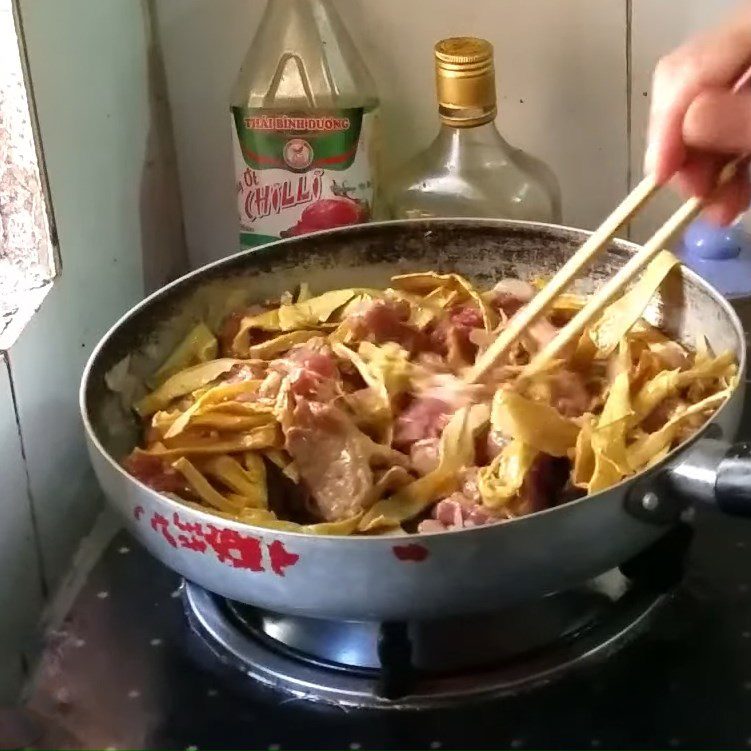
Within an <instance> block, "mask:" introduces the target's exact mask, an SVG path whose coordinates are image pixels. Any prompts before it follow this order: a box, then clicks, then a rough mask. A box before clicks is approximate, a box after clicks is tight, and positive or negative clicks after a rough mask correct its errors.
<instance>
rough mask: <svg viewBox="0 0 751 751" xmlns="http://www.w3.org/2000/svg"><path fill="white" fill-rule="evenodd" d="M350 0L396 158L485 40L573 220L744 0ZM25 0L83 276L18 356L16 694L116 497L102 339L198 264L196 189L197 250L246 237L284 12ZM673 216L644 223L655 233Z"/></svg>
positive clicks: (12, 551)
mask: <svg viewBox="0 0 751 751" xmlns="http://www.w3.org/2000/svg"><path fill="white" fill-rule="evenodd" d="M335 2H336V3H337V6H338V8H339V9H340V11H341V14H342V16H343V17H344V18H345V20H346V22H347V24H348V26H349V27H350V29H351V31H352V33H353V36H355V38H356V40H357V41H358V42H359V44H360V45H361V48H362V50H363V54H364V55H365V57H366V59H367V61H368V63H369V65H370V67H371V69H372V71H373V73H374V75H375V77H376V79H377V81H378V83H379V86H380V92H381V97H382V103H383V120H384V125H385V134H386V148H387V150H388V154H387V156H388V159H387V165H389V164H390V165H394V164H396V163H398V162H399V161H400V160H402V159H404V158H405V157H407V156H408V155H410V154H411V153H412V152H414V151H415V150H416V149H417V148H419V147H420V146H422V145H423V144H425V143H426V142H427V141H428V139H430V138H431V136H432V134H433V132H434V131H435V128H436V120H435V112H434V110H435V106H434V95H433V78H432V76H433V69H432V57H431V50H432V45H433V43H434V41H435V40H436V39H438V38H439V37H442V36H447V35H454V34H477V35H481V36H485V37H487V38H489V39H490V40H491V41H492V42H493V43H494V45H495V47H496V55H497V70H498V87H499V94H500V102H499V103H500V114H499V120H498V122H499V126H500V128H501V130H502V132H503V133H504V134H505V135H506V137H507V138H508V139H509V140H510V141H511V142H512V143H514V144H516V145H518V146H520V147H523V148H525V149H528V150H529V151H531V152H532V153H534V154H538V155H540V156H542V157H543V158H545V159H546V160H547V161H548V162H549V163H550V164H551V165H552V166H553V168H554V169H555V171H556V172H557V174H558V176H559V178H560V180H561V184H562V187H563V191H564V197H565V198H564V211H565V220H566V221H567V222H568V223H570V224H574V225H579V226H583V227H593V226H595V225H596V224H597V223H598V222H599V221H600V219H601V218H602V217H603V216H604V215H605V214H606V213H607V212H608V210H609V209H610V208H611V207H613V206H614V205H615V204H616V203H617V202H618V200H619V199H620V198H621V197H622V196H623V195H624V194H625V193H626V191H627V189H628V184H629V179H630V180H631V182H632V183H633V181H634V180H635V179H637V178H638V176H639V175H640V171H641V152H642V149H643V140H642V133H643V129H644V124H645V121H646V112H647V106H648V87H649V77H650V72H651V69H652V66H653V64H654V61H655V60H656V59H657V58H658V57H659V55H660V54H661V53H662V52H663V51H665V50H667V49H668V48H670V47H671V46H672V45H673V44H675V43H676V42H677V41H678V40H679V39H680V38H682V37H683V36H685V35H686V34H688V33H690V32H691V31H692V30H694V29H696V28H699V27H700V26H702V25H703V24H706V23H707V22H709V21H710V20H711V19H712V18H713V17H714V16H715V15H718V14H719V13H720V12H721V10H722V9H723V7H726V6H728V5H731V4H732V3H731V0H711V1H710V0H472V2H463V3H460V2H458V0H408V2H405V0H379V1H378V2H365V0H335ZM20 3H21V8H22V11H23V15H24V28H25V31H26V35H27V39H28V43H29V53H30V62H31V77H32V83H33V85H34V88H35V98H36V101H37V106H38V108H39V118H40V126H41V136H42V141H43V144H44V147H45V155H46V160H47V168H48V170H49V178H50V185H51V190H52V203H53V207H54V209H55V213H56V216H57V221H58V230H59V237H60V250H61V256H62V264H63V273H62V276H61V277H60V279H59V280H58V282H57V286H56V289H55V290H53V292H52V293H51V294H50V295H49V297H48V298H47V300H46V301H45V304H44V306H43V308H42V310H41V311H40V313H39V314H38V315H37V317H36V318H35V319H34V321H32V324H31V326H30V327H29V328H28V329H27V330H26V331H25V332H24V335H23V336H22V338H21V339H20V340H19V342H18V343H17V344H16V346H15V347H14V348H13V349H12V350H11V351H10V353H9V359H8V361H6V360H5V359H0V452H1V453H0V456H1V457H2V480H3V493H2V497H0V566H2V568H0V571H2V572H3V573H2V576H0V614H1V615H0V700H2V699H6V698H9V697H11V696H12V695H13V692H14V690H15V688H16V686H17V681H18V679H19V677H20V675H21V655H22V653H23V650H24V648H25V647H26V646H27V644H28V640H29V635H30V633H31V632H32V630H33V624H34V622H35V621H36V619H37V617H38V614H39V609H40V607H41V604H42V602H43V592H44V590H45V589H47V590H51V589H54V587H55V585H56V584H57V583H58V582H59V580H60V577H61V576H62V574H63V573H64V571H65V570H66V567H67V566H68V565H69V562H70V559H71V554H72V551H73V550H74V548H75V545H76V543H77V541H78V540H79V539H80V537H81V535H82V534H84V533H85V531H86V529H87V528H88V527H89V526H90V524H91V521H92V519H93V515H94V514H95V513H96V510H97V508H98V498H97V496H96V491H95V485H94V482H93V478H92V476H91V474H90V472H89V471H88V468H87V462H86V458H85V453H84V448H83V440H82V433H81V428H80V424H79V419H78V414H77V405H76V389H77V385H78V381H79V378H80V373H81V369H82V366H83V363H84V360H85V358H86V356H87V354H88V352H89V351H90V348H91V346H92V344H93V343H95V342H96V340H97V339H98V338H99V336H100V335H101V334H102V333H103V331H104V330H106V328H107V327H108V326H109V325H110V324H111V323H112V322H113V320H114V319H115V318H116V317H117V316H118V315H119V314H120V313H122V312H123V311H124V310H125V309H126V308H127V307H128V306H130V305H131V304H132V303H133V302H135V301H136V300H137V299H138V298H139V296H140V295H141V294H142V291H143V288H144V283H145V284H146V286H153V285H155V284H158V283H159V282H160V281H161V280H163V279H164V278H166V277H167V276H169V275H171V274H172V273H174V271H175V270H176V269H178V268H179V267H180V260H181V259H180V254H181V251H182V235H181V228H180V222H179V212H180V205H179V193H180V192H181V193H182V199H183V208H184V226H185V233H186V236H187V242H188V249H189V253H190V260H191V263H192V264H193V265H194V266H195V265H200V264H202V263H204V262H206V261H209V260H211V259H214V258H218V257H221V256H222V255H224V254H226V253H228V252H230V251H232V250H233V248H234V247H235V241H236V232H235V213H234V211H235V209H234V199H233V175H232V161H231V153H230V125H229V117H228V111H227V103H228V99H229V90H230V87H231V85H232V82H233V80H234V78H235V75H236V73H237V70H238V68H239V65H240V61H241V59H242V57H243V54H244V52H245V49H246V48H247V45H248V44H249V42H250V39H251V37H252V34H253V31H254V30H255V27H256V25H257V23H258V19H259V17H260V13H261V11H262V9H263V2H262V1H261V0H107V2H91V0H20ZM154 10H155V11H156V14H157V17H156V25H157V32H158V33H157V34H155V35H152V34H151V27H150V24H151V21H152V20H153V17H152V15H151V14H152V12H153V11H154ZM629 40H630V45H629ZM160 43H161V46H162V48H163V51H164V60H165V69H166V88H167V94H168V97H169V104H170V107H171V115H172V120H173V123H174V139H175V147H176V153H177V169H178V171H179V178H180V183H179V187H180V191H178V190H177V186H176V183H175V179H174V174H173V173H174V163H173V161H174V153H173V150H172V144H171V141H170V135H169V114H170V112H169V111H168V110H167V109H166V107H165V96H164V91H163V90H162V88H163V83H164V82H163V81H162V79H161V75H160V61H159V53H160V47H159V44H160ZM629 72H630V73H631V80H630V82H629V80H628V74H629ZM629 91H630V92H631V93H630V96H629ZM645 92H646V94H647V95H646V96H645ZM629 133H630V134H631V137H630V139H629V137H628V136H629ZM662 206H663V210H664V204H662ZM659 211H660V207H659V205H658V206H657V208H655V209H653V210H651V212H650V213H649V214H648V215H647V216H646V218H645V219H643V220H640V221H639V223H638V224H637V225H636V227H635V228H634V231H635V234H636V236H642V235H643V233H644V232H645V231H646V230H647V228H648V227H649V226H651V225H653V224H654V221H655V220H656V218H657V217H659V216H660V215H661V214H659ZM8 362H9V365H8ZM24 456H25V460H24ZM35 530H36V531H35Z"/></svg>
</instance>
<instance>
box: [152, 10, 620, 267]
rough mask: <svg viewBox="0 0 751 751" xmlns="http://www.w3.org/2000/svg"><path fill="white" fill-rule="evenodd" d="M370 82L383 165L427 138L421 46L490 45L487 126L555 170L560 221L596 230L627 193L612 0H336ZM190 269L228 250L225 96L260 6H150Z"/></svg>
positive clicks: (427, 72) (232, 230) (430, 106)
mask: <svg viewBox="0 0 751 751" xmlns="http://www.w3.org/2000/svg"><path fill="white" fill-rule="evenodd" d="M335 1H336V5H337V7H338V9H339V10H340V12H341V15H342V16H343V18H344V19H345V21H346V23H347V25H348V27H349V29H350V31H351V33H352V35H353V36H354V37H355V39H356V40H357V41H358V42H359V43H360V46H361V49H362V51H363V54H364V56H365V58H366V60H367V62H368V65H369V67H370V69H371V72H372V73H373V75H374V77H375V78H376V81H377V83H378V85H379V90H380V94H381V99H382V104H383V121H384V126H385V128H384V129H385V149H384V154H385V156H386V159H385V162H386V167H387V168H388V167H389V166H393V165H394V164H396V163H398V162H399V161H400V160H402V159H404V158H405V157H407V156H409V155H411V154H412V153H413V152H415V151H416V150H417V149H419V148H420V147H421V146H423V145H424V144H426V143H427V142H428V141H429V140H430V139H431V138H432V137H433V134H434V133H435V131H436V129H437V120H436V113H435V95H434V79H433V57H432V54H433V53H432V49H433V44H434V43H435V41H436V40H437V39H439V38H441V37H443V36H448V35H456V34H475V35H479V36H484V37H487V38H488V39H490V40H491V41H492V42H493V44H494V45H495V49H496V69H497V71H498V72H497V76H498V90H499V97H500V101H499V110H500V114H499V117H498V125H499V127H500V129H501V131H502V132H503V133H504V135H506V137H507V138H508V139H509V140H510V141H511V142H512V143H514V144H515V145H517V146H520V147H522V148H524V149H527V150H529V151H531V152H532V153H534V154H536V155H539V156H541V157H543V158H544V159H545V160H547V161H548V162H549V163H550V164H551V166H552V167H553V168H554V170H555V171H556V173H557V174H558V175H559V177H560V180H561V183H562V187H563V194H564V213H565V218H566V221H568V222H571V223H572V224H578V225H581V226H585V227H590V226H594V225H595V224H596V223H597V221H598V220H599V218H600V217H601V216H602V215H603V214H604V213H605V212H606V211H607V210H608V208H609V207H611V206H613V205H615V203H616V201H617V200H618V199H619V198H620V197H621V196H622V195H623V193H624V192H625V190H626V184H627V181H626V164H627V144H626V97H625V92H626V12H625V1H624V0H566V1H565V2H562V1H561V0H503V2H499V0H472V2H469V3H458V2H457V1H456V0H410V1H409V2H404V1H403V0H379V2H365V1H364V0H335ZM156 3H157V12H158V21H159V31H160V35H161V39H162V43H163V46H164V53H165V63H166V69H167V81H168V88H169V97H170V103H171V105H172V111H173V116H174V122H175V138H176V145H177V152H178V160H179V172H180V179H181V187H182V193H183V203H184V207H185V224H186V230H187V239H188V248H189V252H190V258H191V262H192V263H193V264H194V265H200V264H202V263H205V262H207V261H209V260H212V259H214V258H218V257H221V256H222V255H226V254H227V253H229V252H231V251H232V250H233V249H234V248H235V245H236V235H237V232H236V220H235V205H234V197H233V184H234V182H233V172H232V170H233V167H232V159H231V151H230V124H229V109H228V106H229V105H228V102H229V90H230V87H231V85H232V83H233V82H234V79H235V77H236V75H237V71H238V69H239V66H240V62H241V60H242V58H243V56H244V54H245V51H246V49H247V47H248V45H249V44H250V40H251V38H252V35H253V32H254V31H255V28H256V26H257V23H258V20H259V18H260V14H261V12H262V10H263V7H264V3H263V2H261V0H222V1H221V2H209V1H208V0H156Z"/></svg>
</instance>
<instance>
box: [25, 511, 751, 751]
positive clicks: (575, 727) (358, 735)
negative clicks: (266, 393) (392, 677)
mask: <svg viewBox="0 0 751 751" xmlns="http://www.w3.org/2000/svg"><path fill="white" fill-rule="evenodd" d="M696 528H697V533H696V535H695V538H694V541H693V544H692V547H691V551H690V555H689V567H688V573H687V575H686V577H685V578H684V581H683V584H682V586H681V587H680V589H679V591H678V592H677V594H676V595H675V596H673V597H671V598H670V600H669V602H668V603H667V604H666V605H665V606H664V607H663V608H662V610H661V611H660V612H659V613H658V615H657V617H656V620H655V622H654V623H653V624H652V626H651V627H650V628H649V630H648V631H647V632H646V633H644V634H642V635H641V636H639V637H638V638H637V639H636V640H634V641H633V642H631V643H629V644H628V645H626V646H625V647H624V648H623V649H622V650H621V651H619V652H617V653H616V654H615V655H613V656H611V657H610V658H608V659H607V660H606V661H604V662H600V663H597V664H593V665H589V666H587V667H585V668H583V669H582V670H580V671H578V672H576V673H575V674H573V675H570V676H566V677H564V678H561V679H560V680H557V681H556V682H554V683H553V684H551V685H547V686H543V687H541V688H537V689H534V690H532V691H530V692H527V693H524V694H522V695H518V696H512V697H506V698H502V699H495V700H492V701H486V702H479V703H475V704H471V705H464V706H459V707H456V708H453V709H440V710H423V711H414V712H406V711H375V710H372V711H367V710H352V709H348V710H347V709H341V708H335V707H328V706H323V705H316V704H312V703H310V702H306V701H304V700H301V699H296V698H293V697H289V696H285V695H282V694H280V693H277V692H272V691H270V690H269V689H267V688H264V687H262V686H259V685H256V684H254V683H252V682H251V681H249V679H247V678H245V677H244V676H242V675H241V674H240V673H239V672H238V671H236V670H233V669H229V668H227V667H221V666H219V665H217V660H216V659H212V658H211V657H210V656H209V655H208V653H207V651H206V650H205V648H203V649H202V648H201V645H200V644H199V641H198V640H197V638H196V636H195V634H194V633H193V632H191V630H190V629H189V628H188V626H187V621H186V618H185V614H184V611H183V603H182V598H181V597H180V592H179V587H180V580H179V578H178V576H177V575H175V574H174V573H172V572H171V571H170V570H169V569H167V568H166V567H164V566H162V565H161V564H160V563H158V562H157V561H156V560H154V559H153V558H151V557H150V556H149V555H148V554H147V553H146V552H145V551H144V550H142V549H141V548H140V547H139V546H138V544H137V543H135V542H134V541H133V540H132V539H131V538H129V537H128V536H127V535H126V534H125V533H120V534H119V535H118V536H117V537H116V538H115V539H114V541H113V542H112V544H111V545H110V546H109V548H108V549H107V551H106V552H105V554H104V555H103V556H102V557H101V559H100V560H99V562H98V563H97V565H96V566H95V568H94V569H93V570H92V571H91V573H90V575H89V577H88V580H87V582H86V584H85V586H84V587H83V588H82V590H81V591H80V593H79V594H78V596H77V599H76V601H75V602H74V604H73V607H72V609H71V610H70V613H69V614H68V616H67V618H66V619H65V621H64V623H63V626H62V627H61V628H60V629H58V630H57V631H55V632H54V633H51V634H49V635H48V640H47V646H46V649H45V652H44V656H43V660H42V663H41V666H40V669H39V672H38V675H37V678H36V680H35V682H34V684H33V685H32V687H31V692H30V696H29V700H28V703H27V708H28V710H29V712H31V713H33V714H32V715H31V721H30V723H26V725H24V729H25V732H26V733H27V738H26V740H25V743H26V745H27V746H29V745H36V746H37V747H45V746H46V747H50V746H53V745H54V746H57V747H83V748H108V747H113V748H177V749H180V748H183V749H188V748H198V749H208V748H262V749H290V748H321V749H324V748H345V749H346V748H351V749H358V748H362V749H367V748H382V749H386V748H393V749H396V748H424V749H438V748H446V749H448V748H460V747H461V748H467V747H469V748H503V747H505V748H554V747H563V748H565V747H573V748H598V747H603V748H646V747H650V748H655V747H656V748H707V747H713V748H740V747H747V746H749V747H751V522H748V521H742V520H741V521H739V520H736V519H731V518H727V517H721V516H719V515H710V514H706V515H703V516H702V517H701V518H700V519H699V520H698V521H697V524H696ZM39 720H42V721H41V722H39V723H37V724H35V722H36V721H39Z"/></svg>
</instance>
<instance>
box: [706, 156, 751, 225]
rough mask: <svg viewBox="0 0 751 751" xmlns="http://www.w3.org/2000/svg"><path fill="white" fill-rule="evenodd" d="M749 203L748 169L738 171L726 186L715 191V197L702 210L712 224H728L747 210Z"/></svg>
mask: <svg viewBox="0 0 751 751" xmlns="http://www.w3.org/2000/svg"><path fill="white" fill-rule="evenodd" d="M749 202H751V183H749V177H748V168H747V167H746V168H744V169H742V170H739V172H738V174H737V175H736V176H735V177H734V178H733V179H732V180H731V181H730V182H729V183H727V185H723V186H722V188H720V189H719V190H718V191H717V195H716V196H715V197H714V198H713V200H712V202H711V203H710V204H708V206H707V208H706V209H705V210H704V216H705V217H706V218H707V219H708V220H709V221H710V222H712V223H713V224H719V225H726V224H730V223H731V222H732V221H734V220H735V218H736V217H737V216H738V215H739V214H741V213H742V212H743V211H745V210H746V209H747V208H748V205H749Z"/></svg>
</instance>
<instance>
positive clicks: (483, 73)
mask: <svg viewBox="0 0 751 751" xmlns="http://www.w3.org/2000/svg"><path fill="white" fill-rule="evenodd" d="M435 70H436V89H437V93H438V115H439V118H440V121H441V128H440V131H439V132H438V135H437V136H436V138H435V140H434V141H433V143H431V144H430V146H428V148H427V149H425V150H424V151H422V152H421V153H419V154H417V156H415V157H414V158H413V159H412V160H410V161H409V162H408V163H407V164H405V165H404V167H403V168H402V169H401V170H399V171H398V172H397V173H396V174H395V175H394V176H393V177H392V179H391V180H390V181H389V183H388V185H387V186H386V197H385V202H386V211H387V213H388V214H389V216H391V217H392V218H395V219H402V218H416V217H430V216H465V217H502V218H506V219H527V220H536V221H545V222H560V220H561V196H560V189H559V187H558V181H557V180H556V178H555V175H554V174H553V172H552V171H551V170H550V168H549V167H548V166H547V165H546V164H545V163H544V162H542V161H540V160H539V159H536V158H535V157H532V156H530V155H529V154H526V153H524V152H523V151H521V150H520V149H516V148H513V147H512V146H510V145H509V144H508V143H507V142H506V141H505V140H504V138H503V137H502V136H501V134H500V133H499V132H498V129H497V128H496V126H495V123H494V120H495V117H496V113H497V108H496V95H495V71H494V68H493V47H492V45H491V44H490V42H487V41H485V40H484V39H475V38H471V37H456V38H452V39H443V40H441V41H440V42H438V44H436V46H435Z"/></svg>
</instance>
